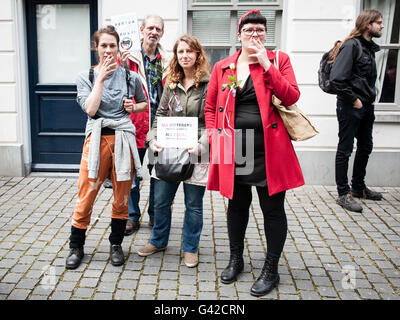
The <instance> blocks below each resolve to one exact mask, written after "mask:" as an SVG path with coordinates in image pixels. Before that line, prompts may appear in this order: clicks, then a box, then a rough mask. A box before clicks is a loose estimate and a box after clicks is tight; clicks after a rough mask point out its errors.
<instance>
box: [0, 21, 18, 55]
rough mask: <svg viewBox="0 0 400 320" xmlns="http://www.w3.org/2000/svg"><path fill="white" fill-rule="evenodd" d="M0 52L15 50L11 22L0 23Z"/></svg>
mask: <svg viewBox="0 0 400 320" xmlns="http://www.w3.org/2000/svg"><path fill="white" fill-rule="evenodd" d="M0 34H1V41H0V51H11V50H15V46H14V39H13V36H14V34H13V23H12V22H0Z"/></svg>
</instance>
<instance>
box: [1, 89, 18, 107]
mask: <svg viewBox="0 0 400 320" xmlns="http://www.w3.org/2000/svg"><path fill="white" fill-rule="evenodd" d="M15 91H16V86H15V84H11V85H8V84H0V97H1V99H0V112H15V111H16V94H15Z"/></svg>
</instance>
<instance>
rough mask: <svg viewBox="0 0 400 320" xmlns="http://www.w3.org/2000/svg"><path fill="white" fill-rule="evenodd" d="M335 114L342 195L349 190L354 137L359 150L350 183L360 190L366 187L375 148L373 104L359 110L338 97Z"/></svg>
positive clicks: (337, 180)
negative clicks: (348, 175)
mask: <svg viewBox="0 0 400 320" xmlns="http://www.w3.org/2000/svg"><path fill="white" fill-rule="evenodd" d="M336 115H337V119H338V122H339V143H338V147H337V152H336V160H335V178H336V185H337V190H338V194H339V196H343V195H345V194H347V193H348V192H349V191H350V187H349V184H348V177H347V172H348V167H349V158H350V156H351V153H352V152H353V145H354V138H356V139H357V151H356V155H355V158H354V165H353V176H352V180H351V185H352V187H353V189H357V190H363V189H364V188H365V181H364V180H365V175H366V168H367V164H368V159H369V155H370V154H371V152H372V147H373V143H372V127H373V124H374V120H375V113H374V106H373V105H364V106H363V107H362V108H361V109H356V108H354V107H353V105H352V104H351V103H347V102H344V101H343V100H341V99H338V100H337V108H336Z"/></svg>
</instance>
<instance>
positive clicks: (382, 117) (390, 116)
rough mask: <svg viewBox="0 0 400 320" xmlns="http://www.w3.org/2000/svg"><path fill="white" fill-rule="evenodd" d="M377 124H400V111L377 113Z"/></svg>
mask: <svg viewBox="0 0 400 320" xmlns="http://www.w3.org/2000/svg"><path fill="white" fill-rule="evenodd" d="M375 123H400V110H399V111H375Z"/></svg>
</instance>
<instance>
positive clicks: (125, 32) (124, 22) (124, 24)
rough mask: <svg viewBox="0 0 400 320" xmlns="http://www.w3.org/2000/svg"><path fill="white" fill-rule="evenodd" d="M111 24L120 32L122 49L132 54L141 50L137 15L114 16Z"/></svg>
mask: <svg viewBox="0 0 400 320" xmlns="http://www.w3.org/2000/svg"><path fill="white" fill-rule="evenodd" d="M111 24H112V25H113V26H114V27H115V30H117V32H118V35H119V47H120V49H126V50H129V51H131V52H133V51H138V50H140V37H139V23H138V20H137V17H136V13H128V14H124V15H120V16H112V17H111Z"/></svg>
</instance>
